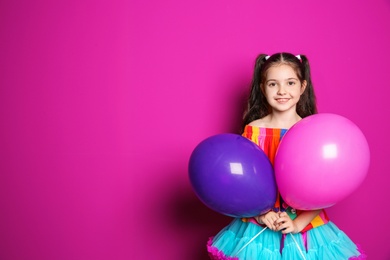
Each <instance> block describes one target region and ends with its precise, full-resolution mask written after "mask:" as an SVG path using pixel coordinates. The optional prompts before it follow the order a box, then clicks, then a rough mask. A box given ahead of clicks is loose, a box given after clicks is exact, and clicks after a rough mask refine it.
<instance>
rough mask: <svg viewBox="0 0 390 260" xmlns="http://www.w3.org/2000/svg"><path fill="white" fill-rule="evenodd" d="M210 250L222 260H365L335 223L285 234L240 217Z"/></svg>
mask: <svg viewBox="0 0 390 260" xmlns="http://www.w3.org/2000/svg"><path fill="white" fill-rule="evenodd" d="M260 232H261V233H260ZM259 233H260V234H259ZM256 235H257V236H256ZM254 237H255V238H254ZM253 238H254V239H253ZM207 249H208V252H209V255H210V258H211V259H219V260H222V259H230V260H232V259H245V260H258V259H267V260H281V259H283V260H285V259H288V260H299V259H302V260H303V259H305V260H314V259H315V260H325V259H332V260H339V259H340V260H346V259H366V256H365V255H364V254H363V253H362V251H361V250H359V248H358V246H357V245H355V244H354V243H353V242H352V241H351V239H350V238H349V237H348V236H347V235H346V234H345V233H344V232H343V231H341V230H340V229H339V228H338V227H337V226H336V225H335V224H334V223H332V222H328V223H327V224H325V225H322V226H319V227H316V228H313V229H311V230H309V231H307V232H305V233H299V234H294V235H293V234H287V235H283V234H282V233H281V232H275V231H272V230H270V229H268V228H264V227H262V226H259V225H256V224H253V223H251V222H243V221H241V219H238V218H237V219H234V220H233V221H232V222H231V223H230V224H229V225H228V226H226V227H225V228H224V229H222V230H221V231H220V232H219V233H218V234H217V235H216V236H215V237H212V238H210V240H209V242H208V245H207Z"/></svg>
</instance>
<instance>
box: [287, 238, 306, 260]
mask: <svg viewBox="0 0 390 260" xmlns="http://www.w3.org/2000/svg"><path fill="white" fill-rule="evenodd" d="M290 235H291V237H292V239H293V240H294V242H295V245H296V246H297V248H298V250H299V253H300V254H301V256H302V259H304V260H306V258H305V256H304V255H303V253H302V250H301V248H300V247H299V245H298V243H297V241H296V240H295V237H294V235H293V234H291V233H290Z"/></svg>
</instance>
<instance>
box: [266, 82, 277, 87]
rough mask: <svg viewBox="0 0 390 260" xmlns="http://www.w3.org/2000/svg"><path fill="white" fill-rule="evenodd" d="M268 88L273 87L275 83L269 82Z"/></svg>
mask: <svg viewBox="0 0 390 260" xmlns="http://www.w3.org/2000/svg"><path fill="white" fill-rule="evenodd" d="M268 86H270V87H274V86H276V83H275V82H271V83H269V84H268Z"/></svg>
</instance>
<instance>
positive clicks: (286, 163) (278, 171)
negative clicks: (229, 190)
mask: <svg viewBox="0 0 390 260" xmlns="http://www.w3.org/2000/svg"><path fill="white" fill-rule="evenodd" d="M369 164H370V150H369V147H368V143H367V140H366V138H365V137H364V135H363V133H362V132H361V130H360V129H359V128H358V127H357V126H356V125H355V124H354V123H353V122H351V121H350V120H349V119H347V118H345V117H342V116H340V115H335V114H330V113H322V114H315V115H312V116H309V117H306V118H304V119H302V120H301V121H299V122H298V123H296V124H295V125H294V126H293V127H291V128H290V129H289V130H288V131H287V133H286V134H285V135H284V137H283V139H282V141H281V143H280V145H279V147H278V150H277V152H276V155H275V163H274V166H275V177H276V183H277V185H278V189H279V192H280V195H281V196H282V198H283V199H284V201H285V202H286V203H287V204H289V205H290V206H291V207H293V208H296V209H301V210H312V209H321V208H327V207H330V206H333V205H334V204H336V203H337V202H339V201H341V200H343V199H344V198H346V197H347V196H349V195H350V194H351V193H352V192H353V191H355V190H356V189H357V188H358V187H359V186H360V184H361V183H362V182H363V180H364V179H365V177H366V175H367V172H368V168H369Z"/></svg>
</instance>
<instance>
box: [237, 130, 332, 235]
mask: <svg viewBox="0 0 390 260" xmlns="http://www.w3.org/2000/svg"><path fill="white" fill-rule="evenodd" d="M286 132H287V129H278V128H264V127H256V126H250V125H247V126H245V128H244V133H243V134H242V136H244V137H246V138H248V139H249V140H251V141H252V142H254V143H256V144H257V145H258V146H259V147H260V148H261V149H262V150H263V151H264V153H265V154H266V155H267V156H268V158H269V160H270V161H271V163H272V165H273V164H274V160H275V154H276V150H277V148H278V146H279V143H280V141H281V139H282V137H283V136H284V134H285V133H286ZM273 210H274V211H276V212H278V211H280V210H282V211H286V212H287V213H288V214H289V216H290V217H291V218H292V219H294V218H296V217H297V215H299V214H300V212H302V211H300V210H295V209H293V208H291V207H289V206H288V205H287V204H286V203H284V202H283V199H282V198H281V197H280V194H278V196H277V201H276V202H275V206H274V209H273ZM328 221H329V218H328V216H327V215H326V212H325V210H321V212H320V214H319V215H317V216H316V217H315V218H314V219H313V220H312V221H311V222H310V224H309V225H307V226H306V227H305V228H304V229H303V230H302V232H305V231H307V230H310V229H312V228H315V227H318V226H321V225H324V224H326V223H328ZM251 222H253V221H251Z"/></svg>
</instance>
